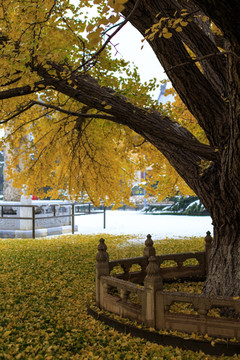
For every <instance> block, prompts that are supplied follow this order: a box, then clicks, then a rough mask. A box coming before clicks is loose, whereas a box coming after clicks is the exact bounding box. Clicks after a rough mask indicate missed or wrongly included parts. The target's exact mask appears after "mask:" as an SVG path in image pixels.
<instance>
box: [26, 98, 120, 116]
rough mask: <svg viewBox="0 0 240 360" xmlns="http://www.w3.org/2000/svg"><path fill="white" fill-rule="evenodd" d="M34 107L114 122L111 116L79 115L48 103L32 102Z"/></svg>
mask: <svg viewBox="0 0 240 360" xmlns="http://www.w3.org/2000/svg"><path fill="white" fill-rule="evenodd" d="M32 105H40V106H44V107H46V108H49V109H54V110H57V111H60V112H62V113H64V114H67V115H72V116H77V117H85V118H91V119H106V120H113V116H111V115H105V114H85V113H79V112H77V111H70V110H64V109H61V108H60V107H58V106H55V105H51V104H46V103H44V102H41V101H32Z"/></svg>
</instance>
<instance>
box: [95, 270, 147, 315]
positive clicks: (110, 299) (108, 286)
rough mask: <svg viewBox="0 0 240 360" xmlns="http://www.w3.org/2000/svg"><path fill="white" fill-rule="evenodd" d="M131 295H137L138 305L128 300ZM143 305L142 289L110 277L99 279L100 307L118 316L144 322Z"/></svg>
mask: <svg viewBox="0 0 240 360" xmlns="http://www.w3.org/2000/svg"><path fill="white" fill-rule="evenodd" d="M113 291H115V292H116V291H117V293H114V292H113ZM112 292H113V293H112ZM131 294H135V295H137V297H138V300H139V302H138V303H136V302H133V301H131V300H130V299H129V297H130V295H131ZM143 303H144V288H143V287H139V286H138V285H136V284H134V283H132V282H128V281H125V280H121V279H117V278H113V277H111V276H102V277H101V283H100V304H101V306H100V307H102V308H104V309H105V310H107V311H111V312H114V313H115V314H118V315H120V316H125V317H131V319H134V320H137V321H144V306H143Z"/></svg>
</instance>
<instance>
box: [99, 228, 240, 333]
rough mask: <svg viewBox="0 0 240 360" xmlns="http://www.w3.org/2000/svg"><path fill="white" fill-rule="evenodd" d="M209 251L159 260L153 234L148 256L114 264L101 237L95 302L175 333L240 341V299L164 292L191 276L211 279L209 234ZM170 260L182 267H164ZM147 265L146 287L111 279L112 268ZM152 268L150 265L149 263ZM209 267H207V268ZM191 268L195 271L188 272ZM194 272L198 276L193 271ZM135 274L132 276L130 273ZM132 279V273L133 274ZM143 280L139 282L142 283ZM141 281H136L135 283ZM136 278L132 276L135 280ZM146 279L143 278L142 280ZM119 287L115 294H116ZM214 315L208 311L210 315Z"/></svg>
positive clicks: (159, 328) (148, 244)
mask: <svg viewBox="0 0 240 360" xmlns="http://www.w3.org/2000/svg"><path fill="white" fill-rule="evenodd" d="M205 241H206V247H205V249H206V251H205V252H199V253H183V254H168V255H158V256H155V249H154V248H153V246H152V243H151V239H150V238H149V236H148V239H147V240H146V242H145V244H146V243H147V244H146V248H145V249H144V256H143V257H138V258H130V259H120V260H114V261H112V262H111V261H109V256H108V253H107V251H106V250H107V246H106V245H105V243H104V239H100V244H99V246H98V253H97V256H96V260H97V263H96V302H97V305H98V306H99V307H100V308H103V309H106V310H107V311H110V312H113V313H115V314H119V315H120V316H124V317H127V318H130V319H133V320H137V321H140V322H142V323H144V324H145V325H146V326H149V327H154V328H155V329H157V330H161V329H166V330H174V331H175V330H176V331H181V332H186V333H193V332H195V333H201V334H208V335H209V336H212V337H223V338H236V339H240V320H239V319H236V318H235V316H234V315H236V314H238V315H239V316H240V299H234V298H231V297H207V296H204V295H202V294H201V295H199V294H189V293H180V292H167V291H163V280H164V279H170V278H171V277H176V274H178V275H179V277H180V278H182V277H185V276H186V275H188V276H189V275H191V276H192V275H193V276H195V275H196V274H197V275H202V276H203V275H206V274H207V270H208V261H209V256H210V249H211V236H210V233H209V232H208V233H207V236H206V238H205ZM190 258H195V259H197V260H198V262H199V265H193V266H183V263H184V261H185V260H187V259H190ZM165 260H174V261H175V262H176V263H177V266H175V267H173V268H163V269H162V268H160V266H159V265H160V264H161V263H162V262H163V261H165ZM136 263H137V264H140V266H141V265H142V270H141V271H139V273H143V272H144V273H145V275H146V276H145V277H144V279H143V281H141V283H143V286H140V285H137V284H135V283H133V282H130V281H126V280H125V279H121V278H119V277H115V276H114V277H113V276H110V269H111V270H112V269H113V268H114V267H115V266H118V265H120V266H121V267H122V268H123V269H124V267H127V268H128V271H129V269H130V268H131V266H132V265H133V264H136ZM146 264H147V266H146V267H145V265H146ZM204 267H205V268H204ZM187 268H188V270H190V272H189V273H188V272H187ZM194 268H195V270H196V271H195V272H193V270H194ZM169 271H170V272H169ZM129 273H130V272H129ZM130 275H131V273H130ZM140 278H141V277H139V278H138V279H140ZM136 279H137V278H135V280H136ZM130 280H131V276H130ZM141 280H142V278H141ZM113 289H115V290H113ZM131 294H135V295H137V296H138V299H139V301H138V302H136V301H134V299H133V300H132V299H131V296H130V295H131ZM175 303H185V304H186V303H188V304H190V306H191V308H192V310H193V311H191V310H190V313H188V314H186V313H179V308H178V310H177V312H175V313H174V312H173V311H172V310H174V308H173V309H172V308H171V307H172V305H173V304H175ZM219 308H220V309H223V310H224V311H227V310H229V313H232V314H233V316H232V318H227V319H226V318H222V317H220V315H219V314H217V315H216V309H219ZM211 310H212V312H210V313H209V311H211Z"/></svg>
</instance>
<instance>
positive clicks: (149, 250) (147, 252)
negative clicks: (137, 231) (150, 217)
mask: <svg viewBox="0 0 240 360" xmlns="http://www.w3.org/2000/svg"><path fill="white" fill-rule="evenodd" d="M145 245H146V246H145V248H144V250H143V256H146V257H147V258H150V256H155V255H156V251H155V248H154V246H153V241H152V237H151V235H150V234H148V235H147V240H146V241H145Z"/></svg>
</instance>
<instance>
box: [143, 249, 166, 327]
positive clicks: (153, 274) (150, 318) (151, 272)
mask: <svg viewBox="0 0 240 360" xmlns="http://www.w3.org/2000/svg"><path fill="white" fill-rule="evenodd" d="M146 271H147V276H146V277H145V279H144V303H143V306H144V313H143V316H144V322H145V324H146V325H147V326H149V327H153V328H154V327H155V319H156V291H157V290H162V289H163V281H162V276H161V270H160V267H159V266H158V264H157V259H156V256H151V257H150V258H149V264H148V266H147V269H146Z"/></svg>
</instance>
